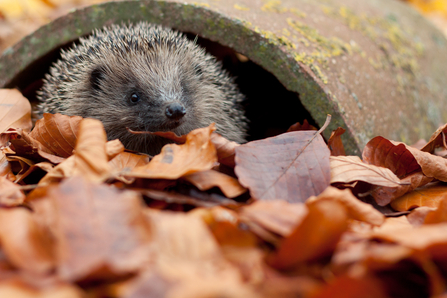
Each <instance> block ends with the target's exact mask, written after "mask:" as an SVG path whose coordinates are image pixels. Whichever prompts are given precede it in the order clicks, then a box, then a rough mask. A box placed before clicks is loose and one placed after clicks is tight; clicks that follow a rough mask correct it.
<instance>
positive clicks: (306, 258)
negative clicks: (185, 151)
mask: <svg viewBox="0 0 447 298" xmlns="http://www.w3.org/2000/svg"><path fill="white" fill-rule="evenodd" d="M308 208H309V213H308V214H307V216H306V217H305V218H304V219H303V221H302V222H301V223H300V224H299V225H298V226H297V227H296V228H295V230H294V231H293V232H292V234H291V235H290V236H289V237H287V238H285V239H284V240H283V241H282V243H281V245H280V247H279V249H278V251H277V253H276V254H274V255H272V256H271V258H270V260H269V263H270V264H271V265H272V266H273V267H275V268H278V269H292V268H294V267H296V266H298V265H300V264H302V263H304V262H310V261H315V260H318V259H320V258H324V257H327V256H330V255H331V254H332V253H333V251H334V249H335V246H336V245H337V243H338V241H339V240H340V237H341V235H342V234H343V233H344V232H345V231H346V229H347V228H348V214H347V212H346V208H345V207H343V205H341V204H340V203H338V202H335V201H329V200H322V201H319V202H314V203H312V204H309V205H308Z"/></svg>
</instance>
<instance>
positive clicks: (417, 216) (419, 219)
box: [407, 206, 436, 227]
mask: <svg viewBox="0 0 447 298" xmlns="http://www.w3.org/2000/svg"><path fill="white" fill-rule="evenodd" d="M434 210H436V208H433V207H426V206H422V207H418V208H416V209H414V210H412V211H411V213H410V214H408V215H407V220H408V222H409V223H411V225H412V226H414V227H419V226H422V225H423V224H424V221H425V218H426V217H427V214H428V213H430V212H431V211H434Z"/></svg>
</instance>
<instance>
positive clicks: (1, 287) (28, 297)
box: [0, 277, 85, 298]
mask: <svg viewBox="0 0 447 298" xmlns="http://www.w3.org/2000/svg"><path fill="white" fill-rule="evenodd" d="M34 278H35V277H34ZM40 282H41V284H42V285H41V286H40V287H38V286H35V285H34V284H35V283H39V280H37V281H36V280H34V281H33V282H32V284H30V282H27V281H23V280H20V279H19V278H10V279H6V280H5V279H4V280H1V281H0V297H5V298H6V297H10V298H84V297H85V293H83V292H82V291H81V289H79V288H78V287H77V286H75V285H71V284H68V283H65V282H62V281H58V282H53V283H51V284H48V282H45V281H43V282H42V281H40Z"/></svg>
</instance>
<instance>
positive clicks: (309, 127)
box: [287, 119, 318, 132]
mask: <svg viewBox="0 0 447 298" xmlns="http://www.w3.org/2000/svg"><path fill="white" fill-rule="evenodd" d="M300 130H318V129H317V128H316V127H315V126H313V125H310V124H309V122H308V121H307V119H304V121H303V124H301V123H299V122H297V123H295V124H292V125H291V126H290V127H289V128H288V129H287V132H291V131H300Z"/></svg>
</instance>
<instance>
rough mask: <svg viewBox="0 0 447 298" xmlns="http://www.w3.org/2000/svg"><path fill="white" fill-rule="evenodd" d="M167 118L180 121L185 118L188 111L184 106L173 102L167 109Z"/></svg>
mask: <svg viewBox="0 0 447 298" xmlns="http://www.w3.org/2000/svg"><path fill="white" fill-rule="evenodd" d="M165 113H166V116H167V117H168V118H169V119H171V120H179V119H180V118H182V117H183V116H185V114H186V109H185V107H184V106H183V105H181V104H179V103H177V102H173V103H170V104H169V105H168V106H167V107H166V112H165Z"/></svg>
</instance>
